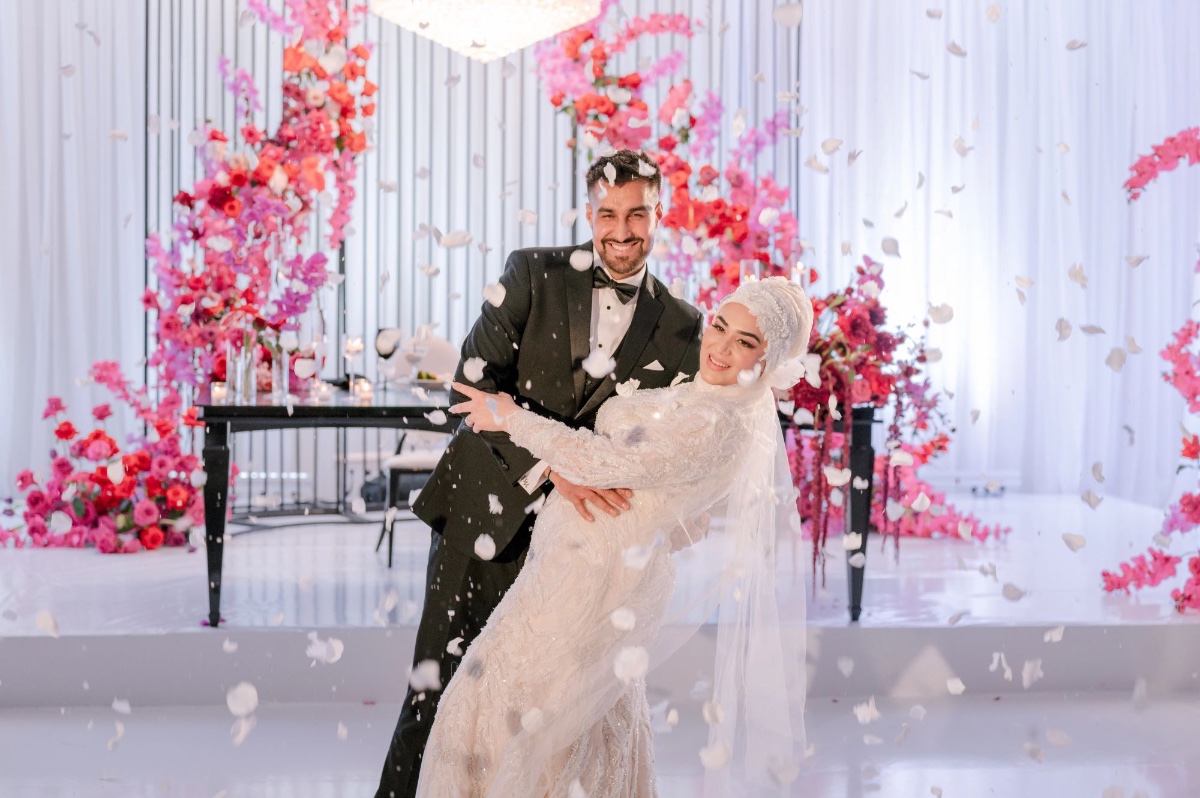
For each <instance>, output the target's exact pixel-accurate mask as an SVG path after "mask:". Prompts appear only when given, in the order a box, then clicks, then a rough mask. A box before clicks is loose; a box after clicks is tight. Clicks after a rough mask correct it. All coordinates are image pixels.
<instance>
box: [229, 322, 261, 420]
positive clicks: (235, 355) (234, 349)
mask: <svg viewBox="0 0 1200 798" xmlns="http://www.w3.org/2000/svg"><path fill="white" fill-rule="evenodd" d="M255 349H256V347H255V346H254V337H253V336H252V335H250V334H246V335H243V336H240V338H238V339H235V340H233V341H230V342H229V343H228V344H227V345H226V350H225V368H226V371H227V372H228V373H227V375H226V376H227V377H228V379H227V380H226V382H227V383H228V385H229V394H228V395H229V399H228V401H229V404H233V405H253V404H256V403H257V402H258V368H257V364H256V363H255V362H254V352H255Z"/></svg>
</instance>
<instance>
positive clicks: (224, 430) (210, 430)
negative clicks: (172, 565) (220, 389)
mask: <svg viewBox="0 0 1200 798" xmlns="http://www.w3.org/2000/svg"><path fill="white" fill-rule="evenodd" d="M204 475H205V477H206V481H205V483H204V538H205V543H206V545H205V550H206V551H207V552H208V625H209V626H212V627H214V628H215V627H216V626H218V625H220V623H221V563H222V560H223V558H224V556H225V511H226V509H227V501H228V497H229V425H228V424H225V423H220V422H216V423H209V424H206V425H205V427H204Z"/></svg>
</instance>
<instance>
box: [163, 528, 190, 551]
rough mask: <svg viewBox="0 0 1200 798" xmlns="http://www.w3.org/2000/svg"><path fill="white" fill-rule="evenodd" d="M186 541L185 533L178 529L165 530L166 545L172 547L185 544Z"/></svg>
mask: <svg viewBox="0 0 1200 798" xmlns="http://www.w3.org/2000/svg"><path fill="white" fill-rule="evenodd" d="M187 541H188V539H187V535H185V534H183V533H182V532H180V531H179V530H178V529H171V530H169V531H168V532H167V545H168V546H172V547H176V546H186V545H187Z"/></svg>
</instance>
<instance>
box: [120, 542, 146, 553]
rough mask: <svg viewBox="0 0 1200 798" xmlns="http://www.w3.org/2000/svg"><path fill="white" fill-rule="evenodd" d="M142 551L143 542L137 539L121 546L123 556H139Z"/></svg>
mask: <svg viewBox="0 0 1200 798" xmlns="http://www.w3.org/2000/svg"><path fill="white" fill-rule="evenodd" d="M141 550H142V542H141V541H140V540H138V539H137V538H130V539H129V540H127V541H125V542H124V543H123V544H122V545H121V553H122V554H137V553H138V552H139V551H141Z"/></svg>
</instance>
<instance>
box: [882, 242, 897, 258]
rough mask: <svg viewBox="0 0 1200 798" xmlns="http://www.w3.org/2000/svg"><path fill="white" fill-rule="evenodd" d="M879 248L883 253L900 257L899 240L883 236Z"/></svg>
mask: <svg viewBox="0 0 1200 798" xmlns="http://www.w3.org/2000/svg"><path fill="white" fill-rule="evenodd" d="M880 249H882V250H883V254H884V255H890V256H892V257H894V258H898V257H900V242H899V241H897V240H896V239H894V238H885V239H883V241H882V242H881V243H880Z"/></svg>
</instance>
